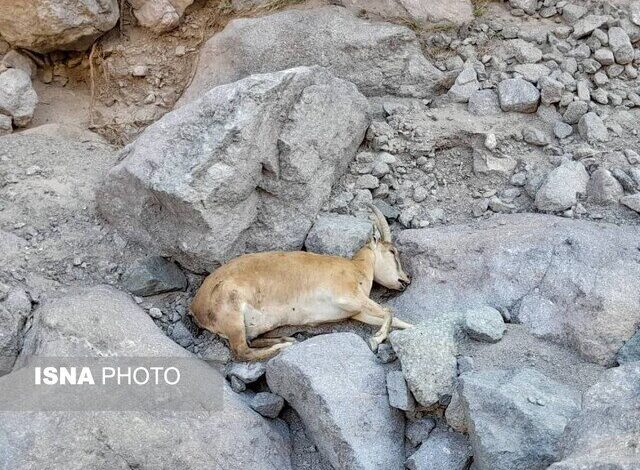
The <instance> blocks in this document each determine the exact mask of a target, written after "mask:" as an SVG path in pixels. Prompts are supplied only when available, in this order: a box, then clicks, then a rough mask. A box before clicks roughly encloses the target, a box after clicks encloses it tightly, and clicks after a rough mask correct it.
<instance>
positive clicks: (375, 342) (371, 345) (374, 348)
mask: <svg viewBox="0 0 640 470" xmlns="http://www.w3.org/2000/svg"><path fill="white" fill-rule="evenodd" d="M379 345H380V343H379V342H378V340H377V339H376V338H375V337H373V338H369V349H371V350H372V351H373V352H377V351H378V346H379Z"/></svg>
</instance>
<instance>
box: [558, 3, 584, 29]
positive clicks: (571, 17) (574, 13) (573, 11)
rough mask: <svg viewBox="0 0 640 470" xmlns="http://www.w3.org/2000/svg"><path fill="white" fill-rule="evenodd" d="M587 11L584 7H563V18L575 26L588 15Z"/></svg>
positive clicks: (568, 5) (572, 5) (570, 5)
mask: <svg viewBox="0 0 640 470" xmlns="http://www.w3.org/2000/svg"><path fill="white" fill-rule="evenodd" d="M587 11H588V10H587V9H586V8H585V7H583V6H582V5H575V4H573V3H569V4H567V5H565V6H564V7H562V17H563V18H564V20H565V21H566V22H567V23H569V24H574V23H575V22H576V21H578V20H579V19H580V18H582V17H583V16H584V15H586V14H587Z"/></svg>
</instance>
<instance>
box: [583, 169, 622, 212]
mask: <svg viewBox="0 0 640 470" xmlns="http://www.w3.org/2000/svg"><path fill="white" fill-rule="evenodd" d="M623 195H624V190H623V189H622V185H621V184H620V183H619V182H618V180H617V179H616V178H614V177H613V175H612V174H611V172H610V171H609V170H606V169H604V168H598V169H597V170H596V171H594V172H593V173H592V174H591V178H590V179H589V183H588V184H587V197H588V199H589V201H590V202H592V203H594V204H600V205H606V204H617V203H618V199H620V197H622V196H623Z"/></svg>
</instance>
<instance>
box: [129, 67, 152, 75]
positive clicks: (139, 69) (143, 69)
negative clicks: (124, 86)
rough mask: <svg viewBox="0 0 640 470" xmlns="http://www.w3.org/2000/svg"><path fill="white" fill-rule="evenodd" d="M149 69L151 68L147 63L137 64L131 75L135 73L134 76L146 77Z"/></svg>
mask: <svg viewBox="0 0 640 470" xmlns="http://www.w3.org/2000/svg"><path fill="white" fill-rule="evenodd" d="M148 71H149V69H148V68H147V66H146V65H135V66H134V67H133V68H132V69H131V75H133V76H134V77H146V76H147V72H148Z"/></svg>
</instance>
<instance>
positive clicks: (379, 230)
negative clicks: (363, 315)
mask: <svg viewBox="0 0 640 470" xmlns="http://www.w3.org/2000/svg"><path fill="white" fill-rule="evenodd" d="M369 207H370V208H371V211H372V212H373V215H374V236H373V240H372V243H371V248H372V250H373V253H374V254H375V264H374V267H373V280H374V281H376V282H377V283H378V284H381V285H383V286H385V287H387V288H389V289H395V290H405V288H406V287H407V286H408V285H409V283H410V282H411V279H410V278H409V276H408V275H407V273H405V272H404V270H403V269H402V265H401V264H400V257H399V256H398V250H397V249H396V247H395V246H393V242H392V241H391V229H390V228H389V224H387V219H386V218H385V216H384V215H383V214H382V212H380V209H378V208H377V207H376V206H374V205H373V204H371V205H370V206H369Z"/></svg>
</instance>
